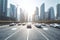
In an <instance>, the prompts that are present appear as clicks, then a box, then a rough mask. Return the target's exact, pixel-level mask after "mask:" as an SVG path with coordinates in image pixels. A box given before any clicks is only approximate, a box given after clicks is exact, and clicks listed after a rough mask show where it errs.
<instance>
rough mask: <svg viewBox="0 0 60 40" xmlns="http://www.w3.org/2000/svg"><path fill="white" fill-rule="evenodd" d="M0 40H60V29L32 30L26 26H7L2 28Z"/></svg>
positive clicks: (35, 28)
mask: <svg viewBox="0 0 60 40" xmlns="http://www.w3.org/2000/svg"><path fill="white" fill-rule="evenodd" d="M0 40H60V29H58V28H53V27H49V26H45V27H43V28H37V27H35V26H34V25H32V28H31V29H28V28H27V25H25V26H22V25H20V26H18V25H15V26H7V27H1V28H0Z"/></svg>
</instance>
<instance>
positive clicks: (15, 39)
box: [7, 28, 27, 40]
mask: <svg viewBox="0 0 60 40" xmlns="http://www.w3.org/2000/svg"><path fill="white" fill-rule="evenodd" d="M7 40H27V29H26V28H23V29H21V30H19V31H18V32H17V33H15V34H13V35H12V36H10V37H9V38H8V37H7Z"/></svg>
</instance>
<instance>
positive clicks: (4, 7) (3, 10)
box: [0, 0, 7, 20]
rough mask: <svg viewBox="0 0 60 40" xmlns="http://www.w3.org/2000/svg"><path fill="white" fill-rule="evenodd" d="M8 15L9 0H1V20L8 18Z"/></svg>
mask: <svg viewBox="0 0 60 40" xmlns="http://www.w3.org/2000/svg"><path fill="white" fill-rule="evenodd" d="M6 17H7V0H0V20H6V19H5V18H6Z"/></svg>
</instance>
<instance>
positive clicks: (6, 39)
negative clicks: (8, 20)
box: [4, 28, 23, 40]
mask: <svg viewBox="0 0 60 40" xmlns="http://www.w3.org/2000/svg"><path fill="white" fill-rule="evenodd" d="M22 29H23V28H21V29H20V30H18V31H16V32H14V33H12V34H11V35H10V36H8V37H6V38H5V39H4V40H8V39H9V38H11V37H12V36H13V35H15V34H16V33H18V32H19V31H21V30H22Z"/></svg>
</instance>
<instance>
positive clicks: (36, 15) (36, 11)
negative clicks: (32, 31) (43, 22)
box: [35, 7, 39, 21]
mask: <svg viewBox="0 0 60 40" xmlns="http://www.w3.org/2000/svg"><path fill="white" fill-rule="evenodd" d="M38 20H39V8H38V7H36V10H35V21H38Z"/></svg>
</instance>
